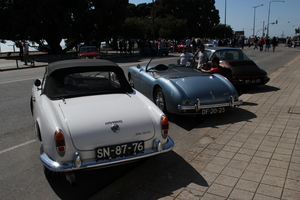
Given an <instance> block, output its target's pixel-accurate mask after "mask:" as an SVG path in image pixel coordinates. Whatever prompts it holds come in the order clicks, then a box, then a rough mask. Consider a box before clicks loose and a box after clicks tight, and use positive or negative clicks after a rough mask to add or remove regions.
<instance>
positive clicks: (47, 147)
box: [30, 59, 174, 183]
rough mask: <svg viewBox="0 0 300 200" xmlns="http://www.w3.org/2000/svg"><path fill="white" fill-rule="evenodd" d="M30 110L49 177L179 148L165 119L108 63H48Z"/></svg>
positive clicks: (68, 177) (114, 65)
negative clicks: (51, 174)
mask: <svg viewBox="0 0 300 200" xmlns="http://www.w3.org/2000/svg"><path fill="white" fill-rule="evenodd" d="M30 108H31V112H32V115H33V119H34V126H35V132H36V135H37V137H38V139H39V141H40V143H41V147H40V160H41V161H42V163H43V165H44V169H45V172H51V171H54V172H71V171H73V170H84V169H94V168H99V167H104V166H111V165H115V164H122V163H126V162H129V161H135V160H137V159H142V158H146V157H149V156H155V155H158V154H161V153H165V152H168V151H170V150H172V148H173V146H174V143H173V141H172V139H171V138H170V137H169V135H168V129H169V122H168V118H167V117H166V115H165V114H164V113H163V112H162V111H161V110H160V109H159V108H157V106H156V105H155V104H154V103H153V102H151V101H150V100H149V99H148V98H146V97H145V96H144V95H142V94H141V93H140V92H138V91H136V90H135V89H132V88H131V86H130V85H129V83H128V81H127V79H126V77H125V75H124V72H123V70H122V68H120V67H119V66H118V65H117V64H115V63H113V62H110V61H107V60H94V59H92V60H90V59H87V60H66V61H59V62H55V63H51V64H49V65H48V66H47V67H46V71H45V74H44V76H43V78H42V79H37V80H36V81H35V82H34V85H33V87H32V93H31V99H30ZM133 112H134V115H133V114H132V113H133ZM66 175H67V179H68V180H70V177H73V175H70V173H66ZM70 182H71V183H73V182H74V180H73V179H71V180H70Z"/></svg>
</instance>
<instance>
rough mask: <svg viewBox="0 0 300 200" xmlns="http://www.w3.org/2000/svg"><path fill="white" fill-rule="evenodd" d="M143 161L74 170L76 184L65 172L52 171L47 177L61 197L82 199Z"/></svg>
mask: <svg viewBox="0 0 300 200" xmlns="http://www.w3.org/2000/svg"><path fill="white" fill-rule="evenodd" d="M143 162H144V160H141V161H137V162H132V163H128V164H124V165H118V166H114V167H108V168H102V169H95V170H82V171H74V174H75V176H76V182H77V184H76V186H71V185H70V183H69V182H68V181H67V180H66V177H65V174H64V173H53V172H51V173H50V174H47V176H46V178H47V181H48V183H49V185H50V186H51V188H52V190H53V191H54V192H55V193H56V195H57V196H58V197H59V199H62V200H82V199H88V198H90V197H92V196H93V195H95V194H96V193H98V192H99V191H100V190H102V189H104V188H105V187H107V186H108V185H110V184H111V183H113V182H114V181H116V180H118V179H119V178H120V177H122V176H123V175H125V174H126V173H128V172H130V171H131V170H132V169H134V168H136V167H137V166H138V165H140V164H141V163H143ZM46 199H47V198H46Z"/></svg>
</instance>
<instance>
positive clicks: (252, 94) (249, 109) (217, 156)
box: [91, 56, 300, 200]
mask: <svg viewBox="0 0 300 200" xmlns="http://www.w3.org/2000/svg"><path fill="white" fill-rule="evenodd" d="M299 66H300V56H298V57H297V58H295V59H294V60H292V61H290V62H289V63H288V64H287V65H285V66H284V67H283V68H281V69H279V70H278V71H277V72H275V73H273V74H272V76H271V81H270V82H269V83H268V84H267V85H266V86H258V87H255V88H254V89H253V90H252V91H249V92H248V93H247V94H244V95H242V96H241V99H243V100H244V104H243V105H242V106H241V107H240V108H238V109H236V110H234V111H232V112H228V113H224V114H222V115H216V116H211V117H210V118H209V119H207V120H206V121H205V122H204V123H202V124H201V125H200V126H199V127H196V128H194V129H193V130H192V131H190V132H188V133H187V134H184V135H182V136H181V137H180V138H178V139H177V140H175V148H174V150H173V151H172V152H170V153H167V154H163V155H160V156H157V157H153V158H150V159H149V160H147V161H146V162H145V163H144V164H142V165H140V166H138V167H137V168H136V169H135V170H133V171H131V172H129V173H128V174H126V175H125V176H123V177H122V178H121V179H120V180H118V181H116V182H115V183H113V184H111V185H110V186H108V187H107V188H105V189H104V190H102V191H101V192H99V193H98V194H97V195H95V196H94V197H92V198H91V199H101V200H103V199H122V200H124V199H125V200H126V199H128V200H133V199H137V200H139V199H143V200H144V199H153V200H154V199H163V200H172V199H178V200H179V199H184V200H188V199H191V200H194V199H201V200H206V199H207V200H219V199H220V200H221V199H222V200H223V199H231V200H237V199H242V200H247V199H254V200H269V199H270V200H271V199H272V200H276V199H287V200H288V199H294V200H299V199H300V137H298V135H299V122H300V99H299V95H300V88H299V87H300V70H299ZM190 141H193V142H190Z"/></svg>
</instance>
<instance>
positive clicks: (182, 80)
mask: <svg viewBox="0 0 300 200" xmlns="http://www.w3.org/2000/svg"><path fill="white" fill-rule="evenodd" d="M150 62H151V60H150V61H149V63H148V64H147V65H146V66H140V65H139V64H138V65H137V66H134V67H130V68H129V70H128V80H129V83H130V85H131V86H132V87H133V88H135V89H137V90H138V91H140V92H141V93H142V94H144V95H145V96H146V97H148V98H149V99H151V100H152V101H153V102H154V103H155V104H156V105H157V106H158V107H159V108H160V109H161V110H162V111H163V112H165V113H167V112H168V113H172V114H179V115H196V114H200V115H206V114H217V113H223V112H225V111H226V109H228V108H232V107H235V106H239V105H241V104H242V100H239V97H238V93H237V91H236V89H235V87H234V86H233V85H232V84H231V83H230V81H229V80H228V79H226V78H225V77H224V76H222V75H219V74H208V73H203V72H200V71H198V70H196V69H193V68H190V67H183V66H181V65H175V64H170V65H168V66H167V65H164V64H158V65H154V66H151V65H149V64H150Z"/></svg>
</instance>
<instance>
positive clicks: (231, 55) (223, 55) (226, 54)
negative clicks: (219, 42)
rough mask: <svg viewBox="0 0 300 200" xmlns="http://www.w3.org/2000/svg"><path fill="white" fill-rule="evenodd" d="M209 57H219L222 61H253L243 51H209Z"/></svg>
mask: <svg viewBox="0 0 300 200" xmlns="http://www.w3.org/2000/svg"><path fill="white" fill-rule="evenodd" d="M207 54H208V57H210V58H211V57H213V56H217V57H219V58H220V60H251V59H250V58H249V57H248V56H247V55H246V54H245V53H244V52H243V51H239V50H234V49H233V50H222V51H216V52H212V51H207Z"/></svg>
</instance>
